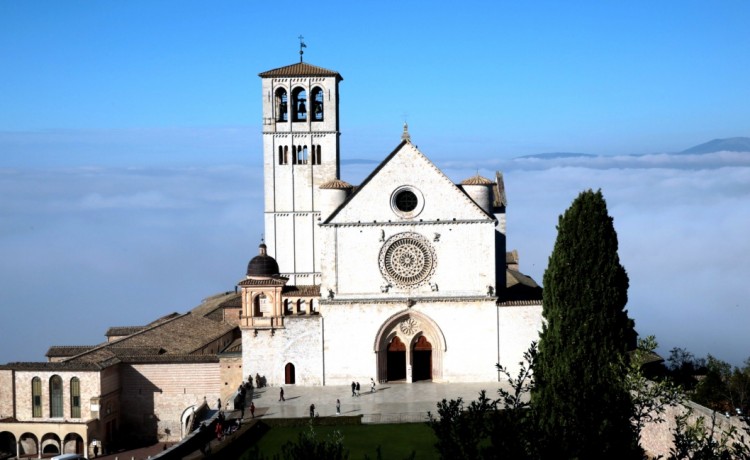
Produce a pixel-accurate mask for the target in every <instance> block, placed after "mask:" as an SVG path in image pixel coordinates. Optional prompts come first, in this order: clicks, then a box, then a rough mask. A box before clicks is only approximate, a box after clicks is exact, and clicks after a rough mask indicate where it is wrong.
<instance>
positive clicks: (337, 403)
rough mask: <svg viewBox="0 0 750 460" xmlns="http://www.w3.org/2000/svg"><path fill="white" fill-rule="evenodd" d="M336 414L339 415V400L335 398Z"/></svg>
mask: <svg viewBox="0 0 750 460" xmlns="http://www.w3.org/2000/svg"><path fill="white" fill-rule="evenodd" d="M336 415H341V401H339V400H338V399H336Z"/></svg>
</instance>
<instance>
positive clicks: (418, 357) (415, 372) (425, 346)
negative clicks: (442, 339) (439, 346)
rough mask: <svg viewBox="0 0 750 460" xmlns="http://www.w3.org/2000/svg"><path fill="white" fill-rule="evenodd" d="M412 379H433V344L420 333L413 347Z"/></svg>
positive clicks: (415, 380)
mask: <svg viewBox="0 0 750 460" xmlns="http://www.w3.org/2000/svg"><path fill="white" fill-rule="evenodd" d="M411 356H412V365H411V380H412V382H417V381H419V380H432V344H430V342H428V341H427V338H426V337H425V336H423V335H420V336H419V338H418V339H417V341H416V342H414V346H413V347H412V353H411Z"/></svg>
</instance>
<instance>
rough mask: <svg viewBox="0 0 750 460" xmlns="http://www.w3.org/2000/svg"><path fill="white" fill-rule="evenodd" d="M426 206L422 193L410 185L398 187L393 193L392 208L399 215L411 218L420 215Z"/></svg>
mask: <svg viewBox="0 0 750 460" xmlns="http://www.w3.org/2000/svg"><path fill="white" fill-rule="evenodd" d="M423 207H424V198H423V197H422V193H420V192H419V190H417V189H416V188H414V187H412V186H410V185H404V186H403V187H399V188H397V189H396V190H395V191H394V192H393V194H391V209H393V212H395V213H396V214H397V215H398V216H399V217H402V218H405V219H411V218H413V217H416V216H418V215H419V213H420V212H422V208H423Z"/></svg>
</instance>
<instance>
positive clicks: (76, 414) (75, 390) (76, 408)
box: [70, 377, 81, 418]
mask: <svg viewBox="0 0 750 460" xmlns="http://www.w3.org/2000/svg"><path fill="white" fill-rule="evenodd" d="M70 417H71V418H81V381H80V380H78V377H73V378H72V379H70Z"/></svg>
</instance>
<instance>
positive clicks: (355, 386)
mask: <svg viewBox="0 0 750 460" xmlns="http://www.w3.org/2000/svg"><path fill="white" fill-rule="evenodd" d="M354 396H357V384H356V383H354V381H352V397H354Z"/></svg>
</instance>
